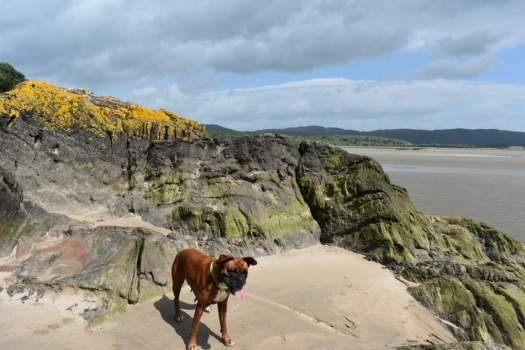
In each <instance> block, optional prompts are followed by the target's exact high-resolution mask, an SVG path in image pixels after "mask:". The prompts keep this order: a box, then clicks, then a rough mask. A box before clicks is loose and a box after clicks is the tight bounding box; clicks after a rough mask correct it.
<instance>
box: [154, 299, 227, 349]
mask: <svg viewBox="0 0 525 350" xmlns="http://www.w3.org/2000/svg"><path fill="white" fill-rule="evenodd" d="M153 305H154V306H155V309H157V311H158V312H159V313H160V316H161V317H162V319H163V320H164V321H165V322H166V323H167V324H169V325H171V326H172V327H173V329H174V330H175V332H177V334H178V335H179V336H180V337H181V338H182V339H183V340H184V344H188V340H189V339H190V330H191V323H192V322H193V315H194V313H195V304H188V303H185V302H183V301H181V302H180V308H181V310H182V315H183V316H184V321H182V322H181V323H179V322H177V321H175V308H174V306H173V299H170V298H168V297H167V296H166V295H163V296H162V298H160V299H159V300H157V301H156V302H155V303H153ZM185 310H187V311H188V312H185ZM204 316H205V315H203V318H204ZM203 318H201V322H200V326H199V331H198V332H197V345H198V346H200V347H201V348H202V349H211V345H210V342H209V338H210V336H213V337H215V338H216V339H217V340H219V342H221V343H222V336H220V335H219V334H217V333H215V332H214V331H212V330H211V329H210V328H209V327H208V326H206V324H205V323H203V322H202V320H203Z"/></svg>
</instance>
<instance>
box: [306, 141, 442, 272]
mask: <svg viewBox="0 0 525 350" xmlns="http://www.w3.org/2000/svg"><path fill="white" fill-rule="evenodd" d="M300 152H301V159H300V162H299V167H298V183H299V187H300V188H301V192H302V194H303V196H304V198H305V201H306V202H307V203H308V205H309V206H310V209H311V211H312V214H313V216H314V218H315V219H316V220H317V222H318V223H319V225H320V226H321V230H322V235H321V240H322V242H324V243H330V244H336V245H339V246H342V247H345V248H349V249H352V250H356V251H359V252H363V253H366V254H368V255H369V256H370V257H371V258H372V259H374V260H376V261H379V262H381V263H384V264H389V263H401V262H404V261H412V262H414V261H417V259H418V258H419V255H420V254H423V255H424V256H428V250H429V247H430V244H431V242H432V241H433V240H435V237H433V236H434V232H433V230H431V228H430V225H429V224H428V219H426V218H425V217H424V216H423V215H422V214H420V213H418V212H417V211H416V210H415V208H414V206H413V205H412V203H411V202H410V200H409V198H408V195H407V193H406V191H405V190H404V189H403V188H401V187H398V186H395V185H392V184H391V183H390V180H389V178H388V176H387V175H386V174H385V173H384V172H383V170H382V168H381V166H380V165H379V163H377V162H376V161H374V160H373V159H371V158H369V157H365V156H358V155H354V154H348V153H347V152H345V151H343V150H341V149H339V148H336V147H333V146H329V145H326V144H321V143H317V142H304V143H302V144H301V147H300Z"/></svg>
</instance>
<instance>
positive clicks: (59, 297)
mask: <svg viewBox="0 0 525 350" xmlns="http://www.w3.org/2000/svg"><path fill="white" fill-rule="evenodd" d="M258 262H259V264H258V265H257V266H252V267H251V268H250V274H249V278H248V284H247V286H246V292H247V295H246V297H245V298H244V299H242V300H239V299H236V298H234V297H231V298H230V301H229V303H228V327H229V330H230V335H231V336H232V338H233V340H234V341H235V347H234V348H236V349H254V350H255V349H261V350H262V349H270V348H279V349H368V350H370V349H385V348H393V347H395V346H399V345H408V344H425V343H442V342H445V343H446V342H454V341H455V340H454V338H453V336H452V335H451V334H450V332H449V331H448V330H447V329H446V328H445V327H444V324H443V323H442V322H441V321H440V320H439V319H438V318H436V317H435V316H434V315H433V314H432V313H431V312H429V311H428V310H426V309H425V308H423V307H422V306H421V305H419V304H418V303H417V302H416V301H415V300H414V299H413V298H412V297H411V296H410V295H409V294H408V292H407V291H406V288H407V287H406V285H405V284H404V283H403V282H401V281H399V280H397V279H396V278H395V277H394V276H393V274H392V273H391V272H390V271H389V270H387V269H385V268H383V267H382V266H381V265H379V264H376V263H373V262H369V261H367V260H365V259H364V258H363V256H361V255H358V254H354V253H351V252H349V251H346V250H343V249H340V248H335V247H327V246H321V245H317V246H313V247H310V248H306V249H302V250H294V251H290V252H287V253H284V254H281V255H276V256H270V257H263V258H259V259H258ZM0 277H2V276H0ZM3 277H5V275H4V276H3ZM4 288H5V285H4ZM23 296H24V294H23V293H22V294H16V295H14V296H13V297H10V296H9V295H8V294H7V290H6V289H4V290H3V291H2V292H0V348H2V349H30V348H48V347H49V348H53V349H78V348H82V349H84V350H87V349H184V348H185V343H186V341H187V339H188V335H189V328H190V324H191V319H192V317H193V309H194V303H193V300H194V297H193V294H192V293H191V291H190V290H189V288H188V287H185V288H183V291H182V295H181V300H182V308H183V312H184V313H185V314H186V315H185V321H184V322H183V323H182V324H178V323H176V322H174V321H173V319H172V318H173V302H172V295H171V293H170V294H166V295H164V296H161V297H158V298H155V299H153V300H150V301H148V302H145V303H142V304H139V305H131V306H129V307H128V311H127V312H126V313H124V314H121V315H118V316H115V317H113V318H112V319H111V320H109V321H107V322H106V323H104V324H102V325H101V326H99V327H98V328H97V329H87V328H86V323H85V322H84V320H83V319H82V318H81V317H80V316H79V313H81V312H82V311H83V310H84V309H85V308H86V307H89V305H86V303H87V304H89V303H90V301H89V300H85V298H84V297H83V295H82V292H81V291H78V290H76V291H75V290H65V291H57V292H47V293H46V294H45V296H44V297H41V298H38V297H37V296H36V295H32V296H29V298H28V299H27V300H25V301H22V300H21V298H22V297H23ZM198 346H199V347H200V348H202V349H221V348H223V345H222V343H221V340H220V327H219V320H218V316H217V309H216V307H215V306H213V308H212V312H211V313H210V314H206V313H205V314H204V316H203V318H202V320H201V326H200V328H199V336H198Z"/></svg>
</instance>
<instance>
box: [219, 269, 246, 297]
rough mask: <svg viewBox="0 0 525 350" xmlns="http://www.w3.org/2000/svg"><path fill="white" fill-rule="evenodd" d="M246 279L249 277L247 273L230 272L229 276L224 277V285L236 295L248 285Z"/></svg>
mask: <svg viewBox="0 0 525 350" xmlns="http://www.w3.org/2000/svg"><path fill="white" fill-rule="evenodd" d="M246 277H248V276H247V274H246V273H237V272H232V271H228V274H227V275H224V276H223V277H222V278H223V280H224V283H226V285H227V286H228V288H230V291H231V292H232V293H235V292H236V291H238V290H241V289H242V287H244V286H245V285H246Z"/></svg>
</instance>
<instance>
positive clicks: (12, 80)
mask: <svg viewBox="0 0 525 350" xmlns="http://www.w3.org/2000/svg"><path fill="white" fill-rule="evenodd" d="M25 80H26V77H25V76H24V75H23V74H22V73H20V72H18V71H17V70H16V69H14V68H13V66H11V65H10V64H9V63H7V62H0V93H2V92H6V91H9V90H11V89H12V88H14V87H15V86H16V85H18V84H19V83H21V82H23V81H25Z"/></svg>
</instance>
